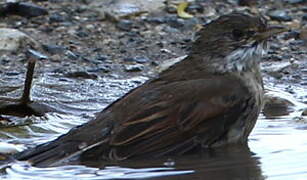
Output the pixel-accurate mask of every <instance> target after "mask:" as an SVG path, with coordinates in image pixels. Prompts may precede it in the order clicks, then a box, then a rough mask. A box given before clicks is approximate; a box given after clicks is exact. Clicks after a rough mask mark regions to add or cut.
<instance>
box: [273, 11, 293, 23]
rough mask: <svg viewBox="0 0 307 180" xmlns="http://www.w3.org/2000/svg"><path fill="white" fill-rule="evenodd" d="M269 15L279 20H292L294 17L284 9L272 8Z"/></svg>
mask: <svg viewBox="0 0 307 180" xmlns="http://www.w3.org/2000/svg"><path fill="white" fill-rule="evenodd" d="M268 16H269V17H270V18H271V19H272V20H277V21H292V17H291V16H289V15H288V13H287V12H286V11H284V10H272V11H269V12H268Z"/></svg>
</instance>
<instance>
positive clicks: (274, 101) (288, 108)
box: [263, 94, 294, 117]
mask: <svg viewBox="0 0 307 180" xmlns="http://www.w3.org/2000/svg"><path fill="white" fill-rule="evenodd" d="M264 101H265V105H264V107H263V114H264V115H265V116H266V117H276V116H284V115H288V114H290V113H291V112H293V111H294V103H292V102H291V101H289V100H288V99H286V98H284V97H280V96H277V95H275V94H266V95H265V97H264Z"/></svg>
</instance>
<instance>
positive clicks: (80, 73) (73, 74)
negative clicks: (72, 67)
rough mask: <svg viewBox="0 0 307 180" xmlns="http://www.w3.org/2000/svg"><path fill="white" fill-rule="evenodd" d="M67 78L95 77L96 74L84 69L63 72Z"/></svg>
mask: <svg viewBox="0 0 307 180" xmlns="http://www.w3.org/2000/svg"><path fill="white" fill-rule="evenodd" d="M65 76H66V77H68V78H83V79H97V75H96V74H90V73H88V72H85V71H77V72H69V73H66V74H65Z"/></svg>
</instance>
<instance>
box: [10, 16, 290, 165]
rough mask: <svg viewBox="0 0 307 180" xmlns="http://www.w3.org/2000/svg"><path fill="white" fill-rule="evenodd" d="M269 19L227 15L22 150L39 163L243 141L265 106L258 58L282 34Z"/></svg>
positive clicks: (171, 151)
mask: <svg viewBox="0 0 307 180" xmlns="http://www.w3.org/2000/svg"><path fill="white" fill-rule="evenodd" d="M284 30H285V29H284V28H280V27H269V26H267V24H266V22H265V21H264V19H262V18H259V17H254V16H251V15H247V14H242V13H232V14H229V15H223V16H221V17H220V18H218V19H217V20H215V21H212V22H211V23H209V24H207V25H205V26H204V28H203V29H202V31H201V32H199V33H198V36H197V39H196V41H195V42H194V44H193V46H192V49H191V52H190V54H189V55H188V56H187V57H186V58H185V59H184V60H182V61H181V62H178V63H176V64H174V65H173V66H171V67H170V68H169V69H167V70H165V71H163V72H162V73H160V74H159V75H158V76H157V77H156V78H154V79H152V80H149V81H147V82H146V83H145V84H143V85H142V86H140V87H138V88H135V89H134V90H132V91H130V92H129V93H127V94H126V95H124V96H123V97H122V98H120V99H119V100H117V101H115V102H114V103H112V104H111V105H109V106H108V107H107V108H105V109H104V110H103V111H102V112H100V114H99V115H98V116H97V118H96V119H94V120H91V121H89V122H88V123H85V124H83V125H81V126H78V127H76V128H74V129H72V130H70V131H69V132H68V133H67V134H64V135H62V136H60V137H59V138H57V139H56V140H54V141H51V142H48V143H45V144H42V145H39V146H37V147H35V148H32V149H29V150H26V151H24V152H21V153H19V154H17V155H16V156H15V157H16V158H17V159H18V160H28V161H29V162H31V163H32V164H33V165H36V166H56V165H61V164H66V163H68V164H69V162H70V161H71V160H72V159H79V160H80V161H83V160H85V161H86V160H99V159H100V160H109V161H110V160H115V161H119V160H124V159H128V158H134V157H159V156H167V155H181V154H185V153H189V152H192V151H195V150H197V149H202V148H213V147H218V146H223V145H226V144H244V143H246V142H247V138H248V135H249V134H250V132H251V130H252V129H253V127H254V125H255V123H256V120H257V118H258V115H259V113H260V110H261V107H262V96H263V84H262V77H261V73H260V68H259V61H260V60H261V56H262V54H263V53H264V52H265V50H266V49H267V43H266V40H267V39H268V38H269V37H271V36H272V35H274V34H277V33H280V32H283V31H284Z"/></svg>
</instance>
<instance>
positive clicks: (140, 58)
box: [124, 56, 150, 63]
mask: <svg viewBox="0 0 307 180" xmlns="http://www.w3.org/2000/svg"><path fill="white" fill-rule="evenodd" d="M124 61H126V62H137V63H147V62H149V61H150V60H149V58H148V57H145V56H136V57H128V58H124Z"/></svg>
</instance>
